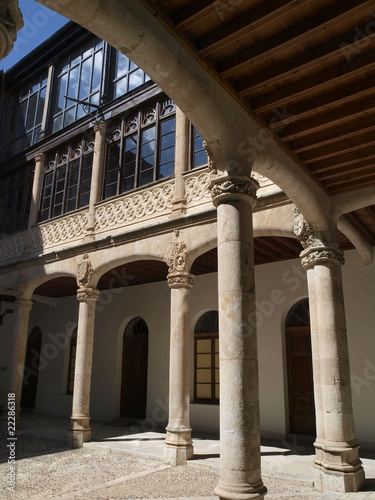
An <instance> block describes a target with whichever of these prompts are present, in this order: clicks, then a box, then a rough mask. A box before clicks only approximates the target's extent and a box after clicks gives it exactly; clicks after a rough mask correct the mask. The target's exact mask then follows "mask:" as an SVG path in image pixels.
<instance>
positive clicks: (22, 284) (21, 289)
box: [14, 274, 26, 300]
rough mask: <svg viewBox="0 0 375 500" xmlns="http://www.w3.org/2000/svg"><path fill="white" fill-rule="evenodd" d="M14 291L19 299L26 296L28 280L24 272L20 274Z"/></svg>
mask: <svg viewBox="0 0 375 500" xmlns="http://www.w3.org/2000/svg"><path fill="white" fill-rule="evenodd" d="M14 292H15V294H16V297H17V300H22V299H24V298H25V292H26V281H25V276H24V275H23V274H19V275H18V278H17V281H16V285H15V287H14Z"/></svg>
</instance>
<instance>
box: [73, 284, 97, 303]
mask: <svg viewBox="0 0 375 500" xmlns="http://www.w3.org/2000/svg"><path fill="white" fill-rule="evenodd" d="M98 298H99V290H97V289H96V288H89V287H84V288H78V290H77V299H78V300H79V301H80V302H86V301H88V300H95V301H96V300H98Z"/></svg>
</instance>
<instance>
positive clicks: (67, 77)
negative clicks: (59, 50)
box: [52, 38, 104, 133]
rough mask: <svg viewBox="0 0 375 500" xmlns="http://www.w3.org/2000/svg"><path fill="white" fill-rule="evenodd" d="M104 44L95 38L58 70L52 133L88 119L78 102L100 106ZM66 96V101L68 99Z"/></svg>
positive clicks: (73, 54)
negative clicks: (84, 118) (84, 117)
mask: <svg viewBox="0 0 375 500" xmlns="http://www.w3.org/2000/svg"><path fill="white" fill-rule="evenodd" d="M103 61H104V42H103V40H100V39H99V38H94V39H92V40H91V41H90V42H88V43H87V44H86V45H84V46H83V47H80V48H79V49H78V50H76V51H75V52H73V53H72V54H71V55H70V56H69V57H67V58H66V59H65V60H64V61H63V62H62V63H61V64H60V65H59V66H58V67H57V77H56V83H55V88H56V93H55V96H54V106H53V118H52V133H54V132H57V131H59V130H61V129H62V128H64V127H67V126H68V125H70V124H71V123H73V122H75V121H76V120H79V119H80V118H82V117H83V116H85V112H84V110H83V107H82V105H81V104H78V103H77V102H75V101H72V100H70V99H69V97H71V98H72V99H78V100H80V101H85V102H87V103H88V104H89V103H91V104H94V105H99V104H100V101H101V96H102V84H103V64H104V63H103ZM65 96H67V97H65Z"/></svg>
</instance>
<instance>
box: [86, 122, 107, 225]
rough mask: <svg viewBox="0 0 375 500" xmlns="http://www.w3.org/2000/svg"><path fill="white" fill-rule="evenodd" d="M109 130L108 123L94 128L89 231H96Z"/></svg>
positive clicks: (102, 123) (101, 123)
mask: <svg viewBox="0 0 375 500" xmlns="http://www.w3.org/2000/svg"><path fill="white" fill-rule="evenodd" d="M106 130H107V122H105V121H101V122H99V123H97V124H96V125H95V126H94V131H95V146H94V157H93V160H92V177H91V188H90V201H89V213H88V222H87V226H86V230H87V231H94V229H95V203H97V202H98V201H100V192H101V187H102V185H101V182H102V177H103V168H104V153H105V136H106Z"/></svg>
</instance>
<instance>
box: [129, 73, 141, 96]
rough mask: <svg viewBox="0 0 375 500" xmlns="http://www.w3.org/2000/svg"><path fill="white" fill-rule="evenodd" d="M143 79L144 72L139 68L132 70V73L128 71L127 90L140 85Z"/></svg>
mask: <svg viewBox="0 0 375 500" xmlns="http://www.w3.org/2000/svg"><path fill="white" fill-rule="evenodd" d="M143 81H144V73H143V71H142V70H141V69H137V71H134V73H130V75H129V91H130V90H133V89H135V88H137V87H139V86H140V85H142V83H143Z"/></svg>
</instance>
